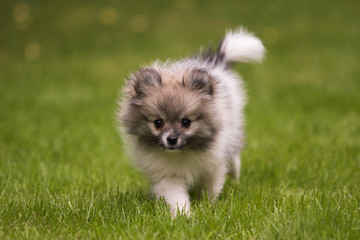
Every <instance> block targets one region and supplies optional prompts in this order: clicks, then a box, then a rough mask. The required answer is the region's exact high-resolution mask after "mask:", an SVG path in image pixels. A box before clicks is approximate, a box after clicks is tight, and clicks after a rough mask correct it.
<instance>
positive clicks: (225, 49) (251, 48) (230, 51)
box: [220, 28, 265, 62]
mask: <svg viewBox="0 0 360 240" xmlns="http://www.w3.org/2000/svg"><path fill="white" fill-rule="evenodd" d="M220 52H221V53H222V54H224V60H225V61H226V62H261V61H262V59H263V57H264V54H265V47H264V45H263V44H262V42H261V41H260V39H258V38H257V37H255V36H254V35H253V34H252V33H249V32H247V31H246V30H244V29H243V28H239V29H237V30H236V31H229V32H227V34H226V36H225V38H224V40H223V43H222V45H221V48H220Z"/></svg>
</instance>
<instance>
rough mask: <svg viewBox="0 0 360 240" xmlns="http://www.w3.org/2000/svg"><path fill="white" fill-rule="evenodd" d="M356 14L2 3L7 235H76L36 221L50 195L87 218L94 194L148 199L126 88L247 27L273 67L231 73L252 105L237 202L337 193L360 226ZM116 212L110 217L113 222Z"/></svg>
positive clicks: (2, 179) (1, 186) (347, 226)
mask: <svg viewBox="0 0 360 240" xmlns="http://www.w3.org/2000/svg"><path fill="white" fill-rule="evenodd" d="M359 9H360V2H359V1H357V0H347V1H325V0H311V1H310V0H306V1H284V0H273V1H260V0H253V1H249V0H246V1H238V0H237V1H235V0H230V1H200V0H198V1H195V0H184V1H181V0H175V1H160V0H156V1H138V0H134V1H122V0H119V1H110V0H106V1H82V0H79V1H40V0H31V1H30V0H29V1H4V0H2V1H0V194H1V195H0V197H1V198H0V204H1V206H0V209H1V210H0V213H1V219H0V225H1V226H0V236H10V237H11V236H12V237H14V236H26V235H25V229H26V228H27V227H26V226H30V228H31V227H33V228H32V230H33V231H35V232H36V231H40V232H41V229H47V228H48V227H49V226H48V224H50V223H49V222H51V223H53V222H54V223H55V225H56V223H58V224H59V226H58V228H56V227H55V229H57V231H59V232H61V231H64V229H68V228H67V227H64V222H65V223H67V224H69V225H71V224H72V223H74V222H73V218H72V217H69V218H66V217H64V218H63V219H62V221H63V222H62V223H59V222H58V221H57V220H56V218H55V217H54V218H52V217H49V216H47V215H46V213H39V212H41V211H42V210H41V209H42V208H41V206H43V205H41V204H40V205H39V203H38V202H41V203H44V204H45V205H46V202H47V201H48V200H49V199H50V200H51V199H52V197H54V196H56V198H57V199H58V201H59V204H60V205H61V204H63V205H61V206H63V207H62V208H61V209H64V208H66V207H68V201H69V202H72V204H74V202H73V201H75V202H76V201H77V200H79V201H84V202H85V203H84V204H85V205H84V206H85V207H84V209H86V206H89V205H90V203H92V200H91V199H92V197H93V195H92V194H93V193H94V191H95V192H99V193H102V194H103V196H105V198H106V196H107V197H108V198H109V199H110V198H111V196H112V195H111V193H114V192H116V191H117V192H120V193H125V192H139V191H145V192H146V191H148V184H147V181H146V180H145V179H144V178H142V177H141V175H140V174H138V173H137V172H136V170H134V169H133V168H132V167H131V165H130V164H129V160H128V158H127V157H126V156H125V154H124V153H123V150H122V143H121V138H120V137H119V136H118V133H117V129H116V119H115V112H116V109H117V105H116V102H117V99H118V97H119V93H120V89H121V86H122V85H123V83H124V79H126V77H127V76H128V74H129V73H130V72H132V71H135V70H136V69H137V68H138V67H139V66H142V65H145V64H148V63H149V62H151V61H153V60H155V59H160V60H166V59H168V58H175V59H177V58H180V57H184V56H187V55H189V54H192V53H195V52H196V51H198V49H199V48H200V47H206V46H208V45H209V44H212V45H213V46H216V45H217V43H218V42H219V41H220V40H221V39H222V37H223V36H224V33H225V31H226V30H227V29H234V28H236V27H238V26H245V27H246V28H248V29H249V30H250V31H252V32H254V33H255V34H256V35H257V36H258V37H259V38H260V39H262V40H263V42H264V45H265V47H266V49H267V55H266V59H265V61H264V62H263V63H262V64H258V65H245V64H239V65H237V66H236V68H235V70H236V71H238V72H240V74H241V75H242V76H243V77H244V80H245V83H246V86H247V89H248V94H249V104H248V106H247V108H246V116H247V117H246V118H247V125H246V133H247V144H246V148H245V149H244V152H243V153H242V158H243V166H242V177H241V181H240V185H239V186H237V187H235V186H232V187H233V189H236V191H239V192H240V193H241V194H240V196H246V195H249V194H251V192H252V191H251V190H252V189H253V188H255V187H258V188H261V189H268V191H269V192H268V193H269V194H271V193H272V192H277V191H278V195H277V196H276V197H274V199H275V200H274V201H276V200H278V199H283V197H284V198H285V199H286V196H287V194H295V195H296V194H300V195H301V193H303V191H311V190H320V191H322V192H326V193H328V194H329V195H328V196H333V195H332V194H333V193H338V194H339V195H340V196H342V195H343V194H340V193H339V192H338V191H340V190H341V191H344V192H345V193H346V194H348V195H346V194H345V195H346V196H349V197H346V199H348V201H351V204H352V205H351V204H350V205H349V206H351V208H349V209H347V210H348V212H346V214H348V215H346V216H350V217H351V219H353V220H354V222H356V221H358V220H359V209H358V208H356V207H355V206H358V201H359V187H358V184H359V182H360V112H359V109H360V97H359V90H360V70H359V69H360V68H359V66H360V47H359V39H360V18H359ZM116 189H117V190H116ZM226 189H227V188H226ZM226 189H225V193H224V198H225V199H226V192H227V191H230V190H226ZM230 189H231V187H230ZM264 191H266V190H264ZM341 193H343V192H341ZM106 194H108V195H106ZM109 194H110V195H109ZM264 195H266V194H264ZM335 195H336V194H335ZM335 195H334V196H335ZM91 196H92V197H91ZM336 196H337V195H336ZM350 196H351V197H350ZM112 197H113V198H114V196H112ZM99 198H101V197H100V196H99ZM115 198H116V197H115ZM74 199H75V200H74ZM101 199H102V198H101ZM334 199H336V198H335V197H334V198H332V197H328V198H327V200H328V201H325V202H326V204H330V205H331V203H333V200H334ZM349 199H350V200H349ZM128 200H129V201H131V199H128ZM242 200H243V201H246V199H242ZM252 200H253V199H250V200H249V201H250V202H251V201H252ZM224 201H225V200H224ZM344 201H346V200H345V199H344ZM100 202H101V201H100ZM86 204H88V205H86ZM99 204H100V203H99ZM260 205H262V203H261V204H260ZM345 205H346V204H345ZM90 206H91V205H90ZM111 206H112V207H113V208H110V209H111V210H110V211H109V212H108V214H109V215H111V213H112V212H114V211H117V209H116V204H115V203H114V205H111ZM141 206H142V205H141ZM142 207H144V206H142ZM258 207H259V206H258ZM45 209H46V207H45ZM49 209H50V208H49ZM49 211H50V212H51V211H53V212H52V213H53V215H56V214H57V213H59V212H58V211H59V210H58V209H56V208H55V209H52V208H51V210H49ZM69 211H70V210H69ZM84 211H85V210H84ZM209 211H210V210H209ZM264 211H265V210H264ZM89 212H90V210H89ZM319 212H321V211H320V209H319ZM19 214H20V215H19ZM26 214H27V215H26ZM84 214H85V215H86V213H84ZM254 214H255V215H256V211H255V212H254ZM24 215H26V216H27V218H26V217H24ZM80 215H81V214H80ZM80 215H79V216H80ZM330 215H331V214H330ZM130 216H131V214H130ZM308 217H309V216H308ZM79 218H80V219H82V218H81V217H79ZM309 218H312V217H311V214H310V217H309ZM324 218H325V217H324ZM330 218H331V216H330ZM75 219H76V217H75ZM109 219H111V217H109ZM305 220H306V218H305V219H304V221H305ZM321 221H322V220H321V218H320V219H319V222H316V223H317V224H319V226H320V225H321V224H320V222H321ZM358 222H359V221H358ZM316 223H314V224H315V225H316ZM342 223H344V224H342V225H341V226H340V227H339V226H337V225H336V224H335V229H334V225H328V228H327V227H324V228H323V229H320V230H318V231H319V232H320V233H321V232H322V233H323V234H324V235H321V234H320V235H311V234H310V235H301V234H299V232H301V227H299V232H296V233H294V235H291V234H290V235H289V236H292V237H294V236H302V237H306V236H313V237H314V236H322V237H324V236H325V237H329V236H330V237H331V236H340V238H341V236H352V237H356V236H359V235H360V233H359V229H360V227H359V224H357V225H355V226H354V224H353V222H351V221H350V222H346V221H344V222H342ZM142 224H143V225H141V226H143V227H144V226H145V224H144V223H142ZM221 224H222V223H221V222H220V225H221ZM65 225H66V224H65ZM95 225H96V224H95ZM325 225H326V224H325ZM52 226H53V225H52ZM76 226H77V225H76V224H75V227H74V228H76ZM96 226H97V225H96ZM231 226H232V225H231ZM251 227H254V226H251ZM310 227H311V226H309V228H310ZM337 227H338V229H337ZM69 228H71V227H69ZM144 228H145V227H144ZM179 228H180V229H183V227H179ZM16 229H18V230H19V229H20V232H18V233H16ZM34 229H35V230H34ZM39 229H40V230H39ZM231 229H232V230H229V234H230V235H231V234H234V232H236V231H238V228H237V227H236V228H235V227H234V228H231ZM249 229H251V228H250V227H249V228H246V225H245V230H243V234H242V236H243V237H245V238H249V237H250V238H251V237H259V236H265V238H268V237H269V236H270V235H261V234H262V233H263V229H264V228H263V226H262V225H261V224H260V225H259V226H258V228H256V226H255V227H254V229H252V230H249ZM265 229H266V228H265ZM278 229H281V228H280V227H279V226H278ZM305 229H306V227H305ZM331 229H332V230H331ZM339 229H340V230H339ZM356 229H357V230H356ZM43 231H45V230H43ZM184 231H185V235H184V236H185V237H186V236H188V237H189V236H190V235H186V231H187V230H184ZM239 231H240V230H239ZM244 231H245V233H244ZM304 231H306V230H304ZM316 231H317V230H316V229H315V230H313V232H316ZM324 231H325V233H324ZM327 231H330V232H331V231H335V232H336V231H339V232H337V233H338V234H337V235H336V234H335V233H334V235H331V234H330V235H326V232H327ZM45 232H46V231H45ZM69 232H70V233H71V234H75V233H76V232H77V231H75V230H74V231H73V232H71V230H69ZM240 232H241V231H240ZM310 232H311V231H310ZM346 233H348V234H350V235H346ZM17 234H19V235H17ZM22 234H24V235H22ZM71 234H70V236H74V235H71ZM34 236H38V235H34ZM39 236H43V235H39ZM45 236H49V235H45ZM66 236H68V235H64V236H63V238H67V237H66ZM85 236H89V235H85ZM105 236H106V235H105ZM135 236H136V235H135ZM139 236H140V235H139ZM160 236H163V235H160ZM191 236H198V235H196V234H193V235H191ZM266 236H267V237H266ZM271 236H272V235H271ZM274 236H279V235H274ZM280 236H281V235H280ZM60 238H61V237H60ZM274 238H276V237H274ZM285 239H286V238H285Z"/></svg>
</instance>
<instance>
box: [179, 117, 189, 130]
mask: <svg viewBox="0 0 360 240" xmlns="http://www.w3.org/2000/svg"><path fill="white" fill-rule="evenodd" d="M190 125H191V120H190V119H188V118H183V119H181V126H182V127H183V128H188V127H190Z"/></svg>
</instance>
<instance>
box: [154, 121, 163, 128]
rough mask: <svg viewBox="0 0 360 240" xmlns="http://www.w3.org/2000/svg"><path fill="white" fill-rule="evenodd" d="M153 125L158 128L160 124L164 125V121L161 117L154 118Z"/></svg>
mask: <svg viewBox="0 0 360 240" xmlns="http://www.w3.org/2000/svg"><path fill="white" fill-rule="evenodd" d="M154 126H155V128H157V129H159V128H162V126H164V122H163V120H162V119H156V120H155V121H154Z"/></svg>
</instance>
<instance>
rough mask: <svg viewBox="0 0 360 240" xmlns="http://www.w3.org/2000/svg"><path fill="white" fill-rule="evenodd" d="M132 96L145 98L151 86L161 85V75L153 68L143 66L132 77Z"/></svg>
mask: <svg viewBox="0 0 360 240" xmlns="http://www.w3.org/2000/svg"><path fill="white" fill-rule="evenodd" d="M130 81H131V87H132V91H131V92H132V96H133V97H136V98H143V97H145V96H146V91H148V90H149V89H150V88H154V87H158V86H160V85H161V76H160V74H159V73H158V72H157V71H156V70H155V69H153V68H142V69H140V70H139V71H138V72H137V73H135V74H134V75H133V76H132V78H131V80H130Z"/></svg>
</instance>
